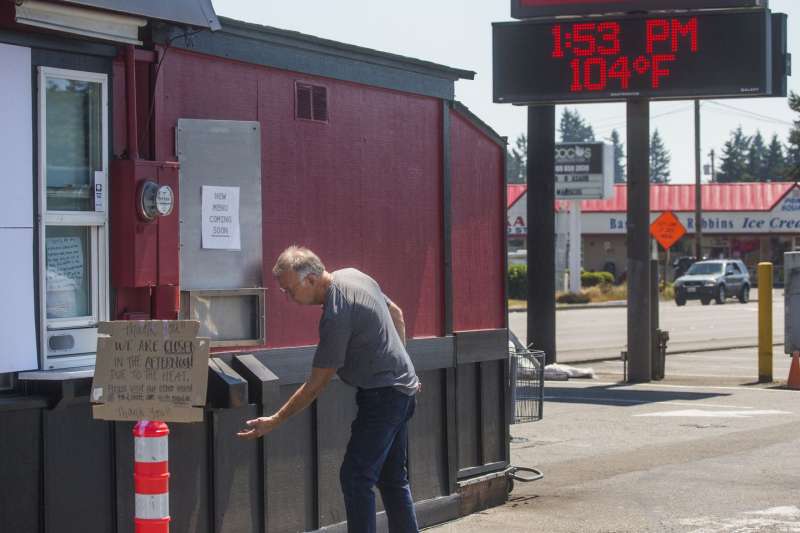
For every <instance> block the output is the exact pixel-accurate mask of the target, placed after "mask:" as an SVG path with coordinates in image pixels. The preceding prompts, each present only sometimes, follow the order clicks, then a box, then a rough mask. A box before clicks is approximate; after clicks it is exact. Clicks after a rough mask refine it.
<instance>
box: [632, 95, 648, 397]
mask: <svg viewBox="0 0 800 533" xmlns="http://www.w3.org/2000/svg"><path fill="white" fill-rule="evenodd" d="M627 119H628V134H627V141H628V198H627V200H628V381H629V382H631V383H637V382H648V381H650V378H651V374H652V372H651V357H650V350H651V349H652V345H651V338H650V337H651V331H650V323H651V318H650V299H651V294H650V102H649V100H647V99H637V100H630V101H628V103H627Z"/></svg>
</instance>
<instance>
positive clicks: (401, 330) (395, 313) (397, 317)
mask: <svg viewBox="0 0 800 533" xmlns="http://www.w3.org/2000/svg"><path fill="white" fill-rule="evenodd" d="M386 305H388V306H389V315H391V317H392V322H394V329H396V330H397V334H398V335H400V340H401V341H403V345H404V346H405V344H406V321H405V320H403V310H402V309H400V308H399V307H398V306H397V304H396V303H394V302H393V301H391V300H390V299H389V298H388V297H386Z"/></svg>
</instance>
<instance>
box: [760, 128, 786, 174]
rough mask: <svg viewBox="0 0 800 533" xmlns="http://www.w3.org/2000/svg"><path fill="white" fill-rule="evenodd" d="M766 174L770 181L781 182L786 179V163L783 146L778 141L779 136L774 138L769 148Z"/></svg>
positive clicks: (765, 167)
mask: <svg viewBox="0 0 800 533" xmlns="http://www.w3.org/2000/svg"><path fill="white" fill-rule="evenodd" d="M764 169H765V170H764V174H765V177H766V179H767V180H769V181H779V180H782V179H784V178H785V172H786V161H785V160H784V157H783V145H782V144H781V141H780V140H778V135H777V134H776V135H773V136H772V141H770V143H769V146H768V147H767V157H766V159H765V160H764Z"/></svg>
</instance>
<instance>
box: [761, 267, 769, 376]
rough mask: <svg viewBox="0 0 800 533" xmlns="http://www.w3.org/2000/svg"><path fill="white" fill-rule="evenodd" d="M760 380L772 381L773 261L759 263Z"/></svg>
mask: <svg viewBox="0 0 800 533" xmlns="http://www.w3.org/2000/svg"><path fill="white" fill-rule="evenodd" d="M758 382H759V383H772V263H769V262H764V263H759V264H758Z"/></svg>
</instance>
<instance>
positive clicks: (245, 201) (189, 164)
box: [176, 119, 263, 290]
mask: <svg viewBox="0 0 800 533" xmlns="http://www.w3.org/2000/svg"><path fill="white" fill-rule="evenodd" d="M176 136H177V139H176V145H177V149H178V160H179V161H180V165H181V168H180V190H179V193H178V196H179V212H180V218H181V231H180V234H181V253H180V261H181V266H180V271H181V274H180V275H181V288H182V289H184V290H194V289H239V288H245V287H261V286H262V285H263V282H262V252H261V126H260V124H259V123H258V122H235V121H227V120H190V119H180V120H178V128H177V131H176ZM204 185H214V186H222V187H239V189H240V190H239V198H240V205H239V223H240V230H241V250H204V249H203V248H202V247H201V245H202V242H201V239H202V224H201V223H202V221H201V210H202V188H203V186H204Z"/></svg>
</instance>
